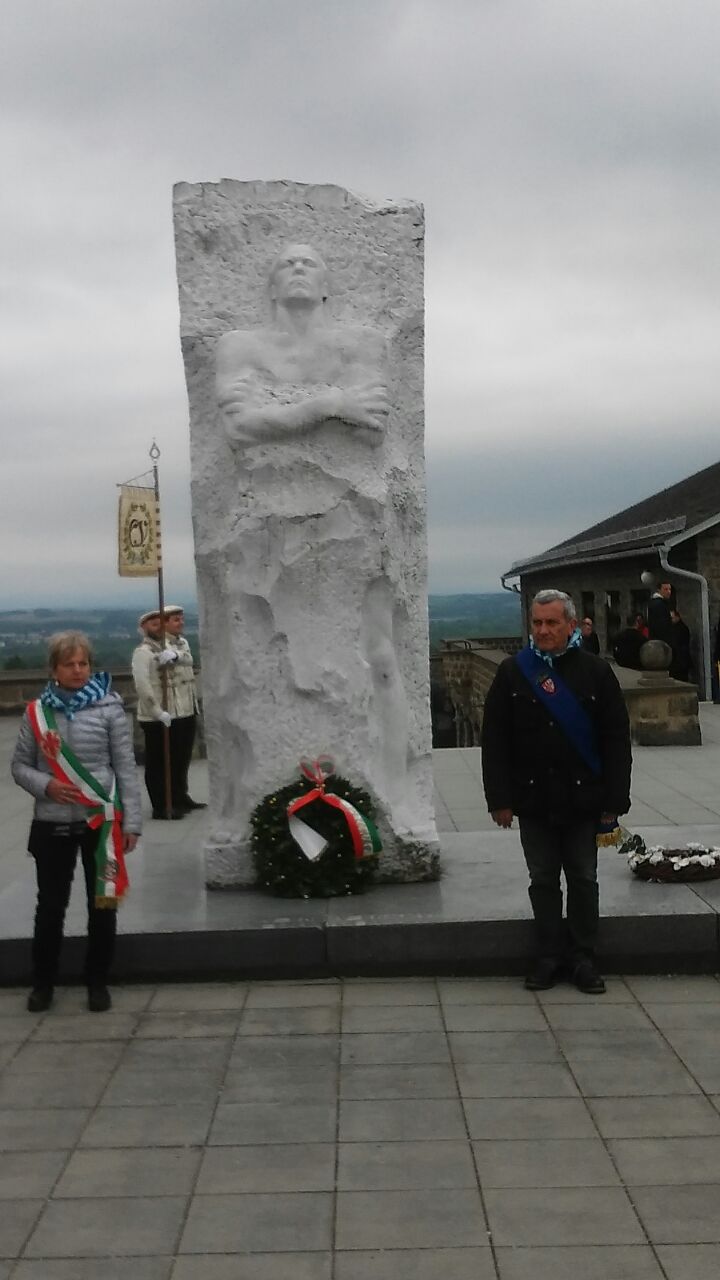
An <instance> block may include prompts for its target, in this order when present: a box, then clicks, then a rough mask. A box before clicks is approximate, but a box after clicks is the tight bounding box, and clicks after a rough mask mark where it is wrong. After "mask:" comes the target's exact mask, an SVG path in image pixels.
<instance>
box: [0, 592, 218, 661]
mask: <svg viewBox="0 0 720 1280" xmlns="http://www.w3.org/2000/svg"><path fill="white" fill-rule="evenodd" d="M173 603H182V602H181V601H179V602H176V601H173ZM142 612H144V610H143V608H142V607H141V606H133V607H132V608H126V609H117V608H104V607H99V608H97V609H92V608H88V607H81V608H77V609H73V608H72V607H71V606H68V607H67V608H65V609H12V610H6V611H4V612H2V611H0V668H3V667H4V668H9V669H10V670H12V669H13V668H22V667H24V668H33V667H44V666H45V660H46V653H47V641H48V639H49V637H50V636H51V635H53V634H54V632H56V631H84V632H85V634H86V635H87V636H88V638H89V640H90V642H91V644H92V647H93V652H94V656H95V663H96V665H97V666H98V667H114V668H116V669H118V668H122V667H129V665H130V656H131V654H132V651H133V649H134V648H135V645H136V644H137V643H138V639H139V636H138V625H137V624H138V617H139V615H140V614H141V613H142ZM185 622H186V626H185V635H186V636H187V639H188V640H189V642H190V646H191V648H192V650H193V653H194V654H195V656H196V657H197V606H196V605H195V603H193V604H192V605H188V606H187V608H186V612H185Z"/></svg>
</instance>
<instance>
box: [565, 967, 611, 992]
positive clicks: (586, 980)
mask: <svg viewBox="0 0 720 1280" xmlns="http://www.w3.org/2000/svg"><path fill="white" fill-rule="evenodd" d="M572 979H573V982H574V983H575V986H576V987H577V989H578V991H584V992H585V995H587V996H601V995H603V994H604V992H605V982H604V979H603V978H602V976H601V974H599V973H598V971H597V969H596V968H595V965H594V964H593V962H592V960H581V961H580V962H579V964H576V965H575V968H574V969H573V975H572Z"/></svg>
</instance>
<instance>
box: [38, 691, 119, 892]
mask: <svg viewBox="0 0 720 1280" xmlns="http://www.w3.org/2000/svg"><path fill="white" fill-rule="evenodd" d="M28 717H29V720H30V727H31V728H32V731H33V733H34V735H35V740H36V742H37V744H38V746H39V748H40V750H41V751H42V753H43V755H44V757H45V759H46V760H47V762H48V764H49V766H50V769H51V772H52V774H53V776H54V777H55V778H57V780H58V782H64V783H66V784H68V785H70V786H72V787H76V788H77V790H78V791H79V792H80V796H81V797H82V799H81V800H78V803H82V804H84V805H87V807H88V809H90V813H89V814H88V817H87V824H88V826H89V827H90V828H91V829H92V830H93V831H96V830H98V829H99V831H100V834H99V836H98V842H97V848H96V850H95V906H96V907H111V908H114V907H117V905H118V903H119V902H120V901H121V899H122V897H123V896H124V894H125V893H126V892H127V889H128V886H129V881H128V874H127V869H126V867H125V856H124V854H123V834H122V816H123V810H122V802H121V800H120V796H119V793H118V789H117V783H116V782H115V781H114V780H113V787H112V796H109V795H108V793H107V791H106V790H105V788H104V787H103V786H101V784H100V783H99V782H98V780H97V778H95V777H93V775H92V774H91V773H90V770H89V769H86V768H85V765H84V764H82V763H81V762H80V760H78V758H77V756H76V755H75V752H74V751H73V750H72V749H71V748H70V747H69V746H68V744H67V743H66V742H65V741H64V740H63V739H62V737H61V736H60V734H59V732H58V727H57V721H56V720H55V715H54V713H53V711H52V709H51V708H50V707H47V706H45V705H44V704H43V703H42V702H41V701H40V699H39V698H37V699H36V700H35V702H31V703H30V705H29V706H28Z"/></svg>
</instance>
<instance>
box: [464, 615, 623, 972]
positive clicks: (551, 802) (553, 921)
mask: <svg viewBox="0 0 720 1280" xmlns="http://www.w3.org/2000/svg"><path fill="white" fill-rule="evenodd" d="M531 627H532V632H531V637H530V643H529V644H528V645H527V647H526V648H525V649H522V650H521V651H520V653H518V654H516V655H515V656H514V657H512V658H506V659H505V661H504V662H502V663H501V664H500V666H499V668H498V671H497V674H496V676H495V679H494V681H493V683H492V685H491V687H490V690H489V692H488V694H487V698H486V701H485V711H484V718H483V731H482V767H483V781H484V785H485V796H486V798H487V804H488V808H489V810H490V813H491V815H492V818H493V821H494V822H495V823H496V824H497V825H498V826H499V827H510V826H511V825H512V820H513V816H514V815H517V817H518V818H519V820H520V840H521V842H522V847H523V852H524V854H525V861H526V862H527V867H528V871H529V873H530V902H531V905H532V910H533V915H534V917H535V926H536V935H537V956H536V960H535V963H534V965H533V967H532V969H531V971H530V973H529V974H528V976H527V978H526V980H525V985H526V987H527V988H528V990H530V991H544V990H546V989H547V988H548V987H552V986H554V985H555V983H556V982H557V981H558V979H559V978H560V977H561V976H562V975H563V974H564V973H565V972H567V973H568V974H569V976H570V977H571V979H572V981H573V982H574V983H575V985H576V986H577V987H578V989H579V990H580V991H583V992H587V993H588V994H591V995H595V994H601V993H602V992H603V991H604V990H605V983H604V982H603V979H602V977H601V976H600V974H599V973H598V970H597V967H596V963H595V948H596V943H597V934H598V926H599V901H598V883H597V836H598V831H599V830H600V829H608V828H611V827H614V826H615V825H616V822H617V817H618V814H621V813H626V812H627V810H628V809H629V808H630V767H631V756H630V726H629V722H628V714H627V710H626V707H625V701H624V699H623V695H622V693H621V690H620V687H619V685H618V682H617V679H616V677H615V675H614V673H613V670H612V668H611V667H610V665H609V663H607V662H605V661H603V659H602V658H598V657H596V656H595V655H594V654H592V653H586V652H585V650H584V649H583V648H582V645H581V639H580V631H579V629H578V627H577V623H576V618H575V608H574V605H573V602H572V600H571V599H570V597H569V596H567V595H566V594H565V592H564V591H540V592H538V594H537V595H536V596H535V599H534V600H533V603H532V614H531ZM561 873H564V875H565V884H566V888H567V922H564V921H563V896H562V889H561V884H560V877H561Z"/></svg>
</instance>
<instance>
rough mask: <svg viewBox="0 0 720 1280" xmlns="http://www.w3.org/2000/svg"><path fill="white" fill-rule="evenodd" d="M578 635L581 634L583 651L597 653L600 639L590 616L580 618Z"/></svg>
mask: <svg viewBox="0 0 720 1280" xmlns="http://www.w3.org/2000/svg"><path fill="white" fill-rule="evenodd" d="M580 635H581V636H582V647H583V649H584V650H585V652H586V653H594V654H596V655H599V653H600V641H599V639H598V634H597V631H596V630H595V623H594V622H593V620H592V618H583V619H582V622H581V623H580Z"/></svg>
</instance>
